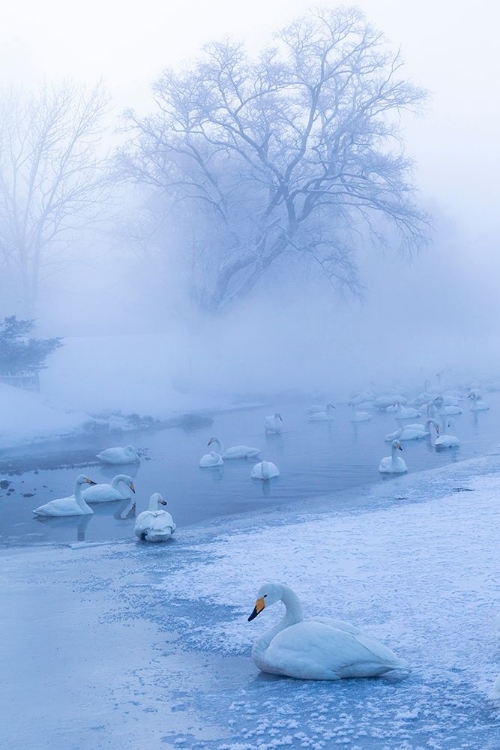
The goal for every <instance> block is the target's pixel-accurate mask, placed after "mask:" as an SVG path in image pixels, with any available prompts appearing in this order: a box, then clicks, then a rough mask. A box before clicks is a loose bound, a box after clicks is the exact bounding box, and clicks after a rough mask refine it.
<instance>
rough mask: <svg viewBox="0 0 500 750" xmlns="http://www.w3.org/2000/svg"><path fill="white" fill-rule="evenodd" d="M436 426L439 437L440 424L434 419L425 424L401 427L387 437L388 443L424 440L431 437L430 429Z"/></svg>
mask: <svg viewBox="0 0 500 750" xmlns="http://www.w3.org/2000/svg"><path fill="white" fill-rule="evenodd" d="M431 425H434V427H435V428H436V432H437V434H438V435H439V422H437V421H436V420H435V419H433V418H432V417H429V419H427V420H426V422H425V424H420V423H419V422H416V423H415V424H408V425H405V426H404V427H399V428H398V429H397V430H395V431H394V432H390V433H389V434H388V435H386V436H385V442H386V443H392V441H393V440H423V439H424V438H426V437H429V435H430V427H431Z"/></svg>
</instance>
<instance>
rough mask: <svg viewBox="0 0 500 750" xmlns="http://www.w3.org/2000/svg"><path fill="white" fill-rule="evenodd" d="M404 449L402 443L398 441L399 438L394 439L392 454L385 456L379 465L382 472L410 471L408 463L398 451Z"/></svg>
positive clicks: (399, 472)
mask: <svg viewBox="0 0 500 750" xmlns="http://www.w3.org/2000/svg"><path fill="white" fill-rule="evenodd" d="M402 450H403V448H402V447H401V443H398V441H397V440H393V441H392V453H391V455H390V456H386V457H385V458H383V459H382V461H381V462H380V466H379V467H378V470H379V471H380V473H381V474H404V473H405V472H406V471H408V467H407V466H406V463H405V462H404V461H403V459H402V458H401V457H400V456H398V454H397V452H398V451H402Z"/></svg>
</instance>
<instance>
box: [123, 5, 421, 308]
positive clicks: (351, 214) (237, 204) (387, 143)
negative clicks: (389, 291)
mask: <svg viewBox="0 0 500 750" xmlns="http://www.w3.org/2000/svg"><path fill="white" fill-rule="evenodd" d="M401 67H402V62H401V59H400V57H399V54H398V53H396V54H393V53H391V52H390V50H389V49H388V47H387V43H386V41H385V39H384V37H383V36H382V35H381V34H380V33H379V32H377V31H376V30H374V29H373V28H372V27H371V26H370V25H369V24H368V23H367V22H366V21H365V19H364V16H363V14H362V13H361V12H360V11H359V10H357V9H345V8H341V9H336V10H324V11H321V12H313V13H310V14H309V15H307V16H306V17H305V18H303V19H301V20H299V21H297V22H295V23H293V24H292V25H291V26H289V27H288V28H286V29H284V30H283V31H281V32H280V33H279V34H278V35H277V42H276V46H275V47H274V48H273V49H271V50H267V51H265V52H264V53H263V54H262V55H261V56H260V57H259V58H258V59H257V60H255V61H254V60H251V59H249V58H248V56H247V55H246V53H245V51H244V49H243V47H242V45H240V44H236V43H232V42H223V43H216V44H211V45H209V46H208V47H207V48H206V49H205V52H204V56H203V58H202V59H201V60H200V61H199V62H197V63H196V64H195V65H193V66H192V67H191V68H190V69H187V70H185V71H183V72H181V73H175V72H173V71H166V72H165V73H164V74H163V75H162V76H161V78H160V79H159V80H158V81H157V83H156V84H155V86H154V94H155V100H156V104H157V110H156V112H155V113H154V114H152V115H151V116H149V117H146V118H143V119H141V118H138V117H137V116H135V115H134V114H133V113H131V112H130V113H128V125H129V127H130V129H131V131H132V133H133V137H132V139H131V141H130V143H129V144H128V146H127V147H126V148H125V149H124V150H123V151H122V152H121V154H120V155H119V166H120V169H121V170H122V172H123V173H124V174H125V175H127V176H129V177H131V178H132V179H134V180H137V181H139V182H143V183H146V184H148V185H150V186H153V187H154V188H156V189H158V190H160V191H162V192H163V193H164V194H165V195H166V196H167V198H168V210H169V211H170V212H171V215H172V217H173V220H175V221H177V222H180V225H181V226H185V227H191V231H190V232H189V235H190V240H189V243H190V244H189V243H186V244H185V252H188V253H189V254H190V256H191V258H192V262H193V264H194V265H195V266H196V267H197V269H198V278H199V280H200V290H199V301H200V302H201V304H202V306H203V307H205V308H207V309H210V310H218V309H221V308H222V307H223V306H224V305H226V304H227V303H229V302H231V301H232V300H234V299H237V298H240V297H241V296H242V295H244V294H245V293H247V292H248V291H249V290H251V289H252V288H253V287H254V286H255V284H256V283H257V282H258V281H259V279H261V277H262V276H263V275H264V274H265V273H266V270H267V269H269V268H270V266H271V265H272V264H274V263H276V262H277V261H278V260H279V259H281V260H283V259H284V258H286V257H289V256H291V255H293V256H296V257H297V256H299V257H303V258H306V259H311V260H312V261H314V262H315V263H317V264H318V265H319V266H320V267H321V269H322V271H323V272H324V273H325V274H326V275H327V276H328V277H329V278H331V279H332V280H335V281H336V282H338V284H339V285H347V286H348V287H349V288H351V289H352V290H353V291H356V288H357V274H356V262H355V257H354V255H353V251H354V250H355V248H356V246H357V244H358V243H359V241H360V237H362V236H363V235H366V234H367V232H369V234H370V237H371V238H372V239H373V240H376V241H382V242H384V241H386V240H387V238H389V239H390V240H391V242H392V241H393V240H394V237H395V235H396V234H397V235H398V236H399V241H401V242H402V243H403V244H405V245H406V246H407V247H409V248H411V247H412V246H416V245H418V244H419V243H420V242H421V241H422V240H424V239H425V224H426V220H425V216H424V215H423V214H422V213H421V212H420V211H419V209H418V207H417V206H416V205H415V203H414V200H413V186H412V183H411V163H410V162H409V160H408V159H406V158H405V156H404V154H403V147H402V143H401V140H400V135H399V131H398V120H399V115H400V113H401V112H402V110H405V109H415V108H418V106H419V105H420V103H421V102H422V100H423V98H424V94H423V92H422V90H421V89H419V88H416V87H415V86H413V85H411V84H410V83H408V82H406V81H405V80H404V79H403V78H402V77H401ZM394 230H396V231H394Z"/></svg>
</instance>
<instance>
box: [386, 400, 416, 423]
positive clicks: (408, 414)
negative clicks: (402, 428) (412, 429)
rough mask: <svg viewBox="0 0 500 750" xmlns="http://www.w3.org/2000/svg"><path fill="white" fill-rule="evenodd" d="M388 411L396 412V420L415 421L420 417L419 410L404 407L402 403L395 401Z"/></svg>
mask: <svg viewBox="0 0 500 750" xmlns="http://www.w3.org/2000/svg"><path fill="white" fill-rule="evenodd" d="M386 411H390V412H395V413H396V419H414V418H415V417H419V416H420V412H419V410H418V409H414V408H413V407H411V406H408V407H407V406H402V404H401V401H395V402H394V404H393V405H392V406H388V407H387V409H386Z"/></svg>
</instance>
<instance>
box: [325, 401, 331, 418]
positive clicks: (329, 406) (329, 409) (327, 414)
mask: <svg viewBox="0 0 500 750" xmlns="http://www.w3.org/2000/svg"><path fill="white" fill-rule="evenodd" d="M332 415H333V406H331V405H330V404H328V406H327V407H326V416H327V417H330V416H332Z"/></svg>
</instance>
